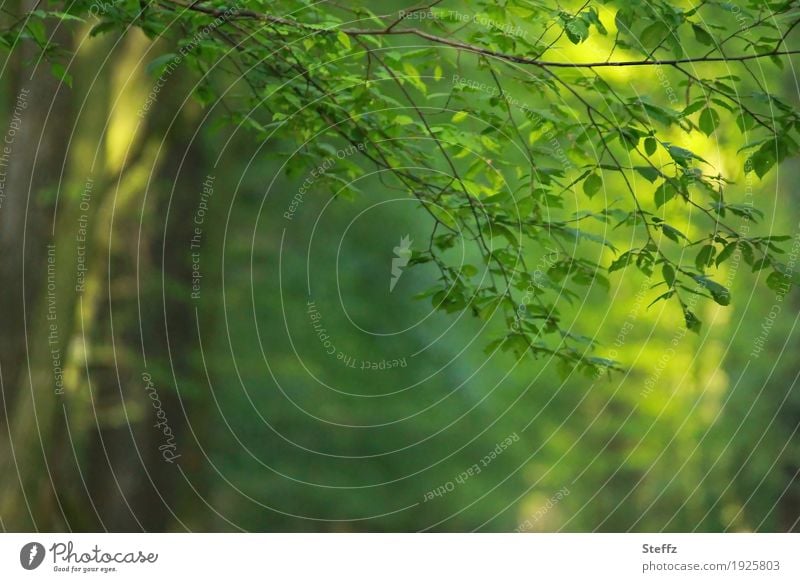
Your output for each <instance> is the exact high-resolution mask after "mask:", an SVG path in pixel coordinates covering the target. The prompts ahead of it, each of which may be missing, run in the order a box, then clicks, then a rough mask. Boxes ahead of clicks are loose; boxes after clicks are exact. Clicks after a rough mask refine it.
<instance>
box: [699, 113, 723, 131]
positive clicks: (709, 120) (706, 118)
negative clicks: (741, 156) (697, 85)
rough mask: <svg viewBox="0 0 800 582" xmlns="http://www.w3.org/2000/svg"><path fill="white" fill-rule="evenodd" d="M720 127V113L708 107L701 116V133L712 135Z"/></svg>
mask: <svg viewBox="0 0 800 582" xmlns="http://www.w3.org/2000/svg"><path fill="white" fill-rule="evenodd" d="M718 126H719V113H717V111H716V110H715V109H712V108H711V107H706V108H705V109H703V112H702V113H701V114H700V131H702V132H703V133H704V134H706V135H711V134H712V133H714V131H716V129H717V127H718Z"/></svg>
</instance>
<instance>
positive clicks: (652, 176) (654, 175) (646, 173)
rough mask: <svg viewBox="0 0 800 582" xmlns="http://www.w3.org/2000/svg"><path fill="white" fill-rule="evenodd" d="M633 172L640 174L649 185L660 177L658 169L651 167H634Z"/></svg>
mask: <svg viewBox="0 0 800 582" xmlns="http://www.w3.org/2000/svg"><path fill="white" fill-rule="evenodd" d="M634 170H636V171H637V172H639V174H641V175H642V177H643V178H644V179H645V180H647V181H648V182H650V183H651V184H652V183H653V182H655V181H656V180H657V179H658V178H659V177H660V176H661V175H662V174H661V171H660V170H659V169H658V168H654V167H652V166H636V167H635V168H634Z"/></svg>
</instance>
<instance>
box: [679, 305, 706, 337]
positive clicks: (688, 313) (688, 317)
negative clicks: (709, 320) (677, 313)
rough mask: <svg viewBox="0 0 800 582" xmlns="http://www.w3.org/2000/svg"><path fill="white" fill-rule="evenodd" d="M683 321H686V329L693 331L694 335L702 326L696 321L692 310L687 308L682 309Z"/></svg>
mask: <svg viewBox="0 0 800 582" xmlns="http://www.w3.org/2000/svg"><path fill="white" fill-rule="evenodd" d="M683 319H684V321H686V327H687V328H688V329H689V331H693V332H695V333H699V332H700V327H701V326H702V325H703V324H702V322H701V321H700V320H699V319H697V316H696V315H695V314H694V313H692V310H691V309H689V308H688V307H684V308H683Z"/></svg>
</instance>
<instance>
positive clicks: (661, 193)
mask: <svg viewBox="0 0 800 582" xmlns="http://www.w3.org/2000/svg"><path fill="white" fill-rule="evenodd" d="M676 193H677V191H676V190H675V187H674V186H673V185H672V184H671V183H670V182H669V181H667V180H665V181H664V182H662V183H661V185H660V186H659V187H658V188H656V191H655V195H654V196H655V202H656V208H661V207H662V206H664V204H666V203H667V202H669V201H670V200H672V199H673V198H674V197H675V194H676Z"/></svg>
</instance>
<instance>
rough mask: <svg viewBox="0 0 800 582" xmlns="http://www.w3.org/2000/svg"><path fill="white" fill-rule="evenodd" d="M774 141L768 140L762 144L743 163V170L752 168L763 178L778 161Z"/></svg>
mask: <svg viewBox="0 0 800 582" xmlns="http://www.w3.org/2000/svg"><path fill="white" fill-rule="evenodd" d="M775 149H776V148H775V143H774V142H773V141H772V140H770V141H768V142H767V143H765V144H763V145H762V146H761V147H760V148H758V151H757V152H756V153H754V154H753V155H752V156H750V158H749V159H748V160H747V162H746V163H745V171H749V170H753V171H755V173H756V175H757V176H758V177H759V178H763V177H764V176H765V175H766V174H767V172H769V171H770V170H771V169H772V166H774V165H775V163H776V162H777V161H778V160H777V158H776V152H775Z"/></svg>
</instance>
